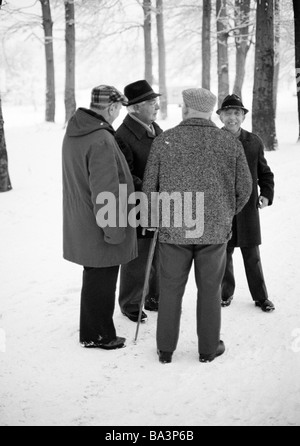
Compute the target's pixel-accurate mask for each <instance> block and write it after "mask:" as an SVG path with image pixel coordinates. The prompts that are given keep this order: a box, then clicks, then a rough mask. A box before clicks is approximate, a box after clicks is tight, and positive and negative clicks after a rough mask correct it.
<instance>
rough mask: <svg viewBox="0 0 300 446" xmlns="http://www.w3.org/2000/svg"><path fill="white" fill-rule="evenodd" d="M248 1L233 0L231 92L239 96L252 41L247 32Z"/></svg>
mask: <svg viewBox="0 0 300 446" xmlns="http://www.w3.org/2000/svg"><path fill="white" fill-rule="evenodd" d="M250 2H251V0H235V30H234V35H235V45H236V76H235V82H234V87H233V92H234V93H235V94H237V95H238V96H240V97H242V88H243V84H244V80H245V74H246V58H247V54H248V52H249V49H250V47H251V43H252V39H251V35H250V34H249V33H250V29H249V24H250Z"/></svg>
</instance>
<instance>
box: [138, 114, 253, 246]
mask: <svg viewBox="0 0 300 446" xmlns="http://www.w3.org/2000/svg"><path fill="white" fill-rule="evenodd" d="M143 191H144V192H145V193H146V194H147V196H148V199H149V200H151V193H153V192H159V193H162V192H167V193H169V194H172V193H174V192H180V193H181V194H182V196H183V193H184V192H189V193H192V194H193V196H194V200H193V209H192V211H193V217H195V216H196V215H197V212H196V211H197V210H196V209H195V208H194V206H195V203H196V198H195V196H196V193H197V192H200V193H203V194H204V208H203V210H204V216H203V217H204V232H203V234H202V236H201V237H195V238H187V229H188V227H189V225H187V224H186V220H185V219H184V218H183V225H182V227H176V225H175V224H174V209H173V215H172V217H173V218H172V217H171V219H170V222H171V225H170V227H162V225H161V224H160V229H159V240H160V242H162V243H171V244H179V245H180V244H184V245H186V244H204V245H210V244H223V243H226V242H228V240H229V239H230V237H231V228H232V220H233V217H234V215H235V214H236V213H238V212H240V211H241V210H242V208H243V207H244V206H245V204H246V203H247V201H248V199H249V197H250V195H251V192H252V179H251V174H250V171H249V167H248V164H247V160H246V157H245V154H244V150H243V146H242V144H241V143H240V142H239V141H237V140H236V138H234V137H233V136H232V135H231V134H228V133H227V132H224V131H223V130H221V129H219V128H218V127H217V126H216V125H215V124H214V123H213V122H212V121H209V120H205V119H188V120H186V121H183V122H182V123H181V124H180V125H178V126H177V127H175V128H174V129H171V130H168V131H166V132H165V133H163V134H162V135H160V136H159V137H158V138H156V140H155V141H154V144H153V146H152V149H151V152H150V156H149V159H148V163H147V168H146V172H145V176H144V183H143ZM189 229H190V228H189Z"/></svg>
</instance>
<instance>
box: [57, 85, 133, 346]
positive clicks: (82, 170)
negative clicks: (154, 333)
mask: <svg viewBox="0 0 300 446" xmlns="http://www.w3.org/2000/svg"><path fill="white" fill-rule="evenodd" d="M126 104H127V98H126V97H125V96H124V95H123V94H122V93H120V92H119V91H118V90H117V89H116V88H115V87H111V86H108V85H100V86H99V87H96V88H94V89H93V91H92V99H91V105H90V109H85V108H79V109H78V110H77V111H76V113H75V115H74V116H73V117H72V118H71V119H70V121H69V123H68V126H67V130H66V135H65V138H64V142H63V244H64V258H65V259H66V260H68V261H70V262H73V263H76V264H79V265H82V266H83V267H84V271H83V284H82V292H81V312H80V343H81V344H82V346H83V347H86V348H101V349H105V350H114V349H118V348H122V347H124V344H125V339H124V338H121V337H118V336H117V334H116V329H115V326H114V322H113V313H114V308H115V293H116V286H117V279H118V273H119V267H120V265H121V264H124V263H127V262H130V261H131V260H133V259H134V258H135V257H136V256H137V240H136V231H135V229H134V228H131V227H130V226H129V225H127V227H120V226H121V225H120V224H119V222H120V221H121V217H122V220H124V219H126V218H128V215H126V213H127V201H128V197H129V195H130V194H132V193H134V185H133V181H132V176H131V173H130V170H129V168H128V165H127V162H126V159H125V157H124V155H123V154H122V152H121V150H120V148H119V146H118V144H117V143H116V140H115V131H114V129H113V127H112V123H113V122H114V120H115V119H116V118H117V117H118V116H119V113H120V110H121V107H122V105H126ZM120 183H121V184H122V185H124V186H126V187H127V189H126V188H125V187H124V189H125V190H127V191H128V197H123V196H122V197H121V196H120V194H119V191H120V187H119V186H120V185H121V184H120ZM102 194H104V195H105V196H107V194H110V196H113V197H114V198H115V204H116V209H115V211H116V212H117V213H118V212H119V214H118V216H117V218H116V221H115V222H112V223H111V224H110V222H108V224H106V222H102V219H100V218H99V215H101V210H102V209H103V207H104V204H105V203H104V202H105V200H103V198H101V195H102ZM130 210H131V209H130V206H129V209H128V211H129V212H130ZM103 212H104V211H103ZM113 212H114V209H112V213H113ZM120 213H122V216H121V215H120ZM119 217H120V218H119ZM123 226H124V225H123Z"/></svg>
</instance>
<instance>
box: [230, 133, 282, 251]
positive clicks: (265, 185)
mask: <svg viewBox="0 0 300 446" xmlns="http://www.w3.org/2000/svg"><path fill="white" fill-rule="evenodd" d="M239 139H240V141H241V143H242V144H243V147H244V150H245V155H246V158H247V161H248V165H249V168H250V171H251V175H252V179H253V191H252V194H251V197H250V199H249V201H248V203H247V204H246V206H245V207H244V209H243V210H242V211H241V212H240V213H239V214H238V215H236V216H235V217H234V220H233V231H232V232H233V233H232V238H231V240H230V241H229V246H234V247H246V246H258V245H260V244H261V229H260V219H259V209H258V198H259V195H262V196H263V197H266V198H268V200H269V206H271V205H272V203H273V199H274V175H273V173H272V172H271V169H270V167H269V166H268V163H267V160H266V158H265V156H264V144H263V142H262V140H261V139H260V138H259V137H258V136H257V135H255V134H253V133H250V132H247V131H246V130H243V129H242V132H241V135H240V137H239Z"/></svg>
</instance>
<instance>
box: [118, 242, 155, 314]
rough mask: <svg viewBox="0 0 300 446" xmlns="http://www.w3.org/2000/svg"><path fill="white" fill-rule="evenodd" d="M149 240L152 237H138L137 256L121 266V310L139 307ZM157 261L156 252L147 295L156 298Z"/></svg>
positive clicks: (131, 309)
mask: <svg viewBox="0 0 300 446" xmlns="http://www.w3.org/2000/svg"><path fill="white" fill-rule="evenodd" d="M151 241H152V239H146V238H145V239H138V250H139V255H138V257H137V258H136V259H134V260H132V261H131V262H129V263H127V265H122V267H121V275H120V292H119V304H120V307H121V310H122V311H123V312H125V311H126V312H132V311H138V310H139V308H140V303H141V300H142V295H143V288H144V281H145V274H146V266H147V260H148V255H149V249H150V245H151ZM157 262H158V259H157V253H156V254H155V256H154V259H153V263H152V267H151V274H150V280H149V296H151V297H154V298H155V297H156V298H157V299H158V296H159V289H158V286H159V280H158V274H159V271H158V267H157ZM147 297H148V296H146V299H147Z"/></svg>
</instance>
